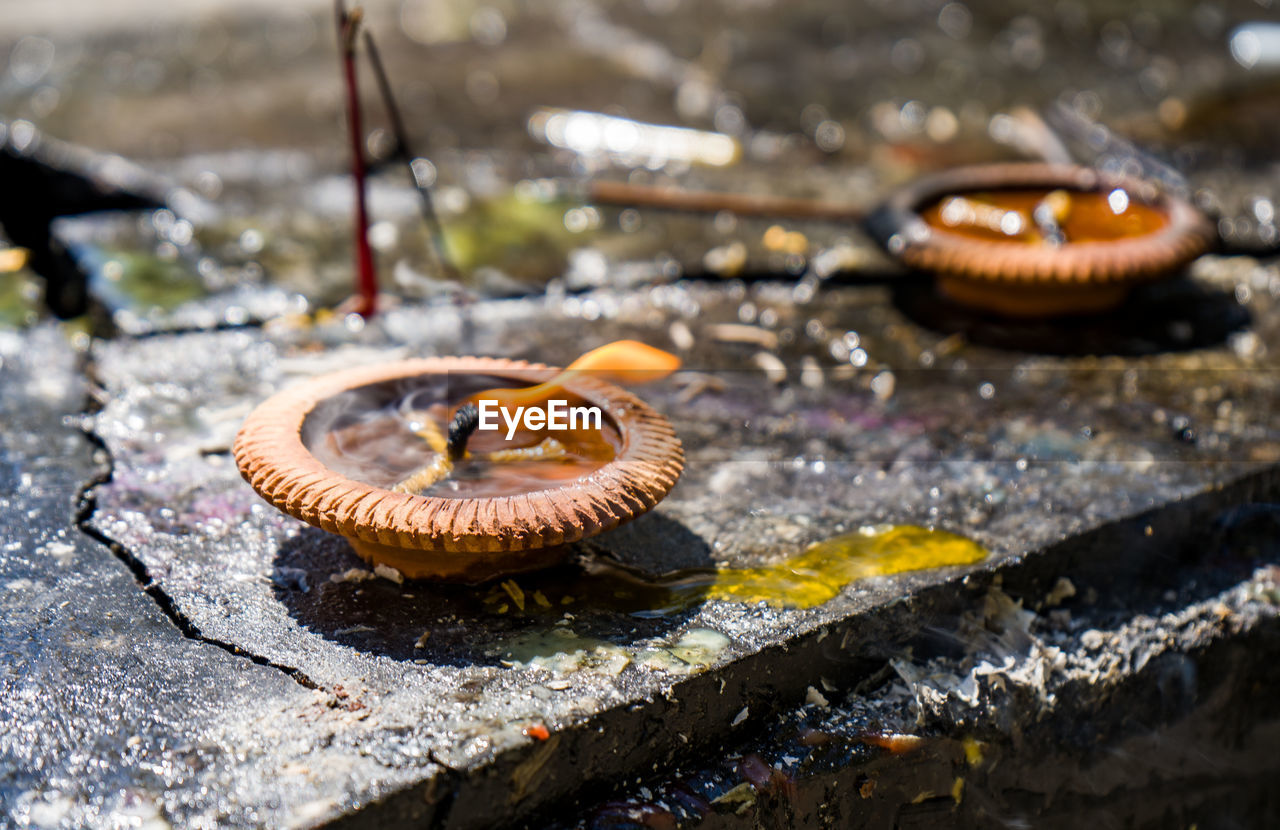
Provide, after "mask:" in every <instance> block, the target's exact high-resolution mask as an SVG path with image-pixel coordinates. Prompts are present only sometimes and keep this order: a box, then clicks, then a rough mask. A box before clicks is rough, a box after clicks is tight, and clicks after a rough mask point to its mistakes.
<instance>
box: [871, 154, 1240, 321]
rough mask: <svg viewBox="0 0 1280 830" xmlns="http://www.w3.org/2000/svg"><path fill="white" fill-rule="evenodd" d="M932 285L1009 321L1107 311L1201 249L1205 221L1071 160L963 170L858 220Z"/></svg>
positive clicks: (930, 180) (1210, 235) (1152, 192)
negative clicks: (926, 275)
mask: <svg viewBox="0 0 1280 830" xmlns="http://www.w3.org/2000/svg"><path fill="white" fill-rule="evenodd" d="M867 226H868V230H869V231H870V232H871V233H872V235H873V236H875V237H876V239H877V240H878V241H879V242H880V243H881V244H882V245H883V246H884V247H885V249H886V250H887V251H889V253H891V254H892V255H894V256H895V257H897V258H898V259H900V260H901V261H902V262H904V263H906V264H907V265H910V266H912V267H914V268H919V269H921V270H925V271H930V272H933V273H934V274H936V275H937V286H938V290H939V291H940V292H941V293H942V294H944V295H946V296H947V297H949V298H951V299H952V300H954V301H956V302H957V303H960V304H962V305H966V306H969V307H972V308H977V309H982V310H987V311H993V312H996V313H998V314H1003V315H1006V316H1011V317H1047V316H1057V315H1064V314H1079V313H1094V312H1101V311H1107V310H1109V309H1112V308H1115V307H1116V306H1118V305H1120V304H1121V303H1122V302H1124V300H1125V298H1126V297H1127V296H1128V295H1129V292H1130V291H1131V290H1132V289H1133V288H1134V287H1135V286H1137V285H1140V284H1142V283H1144V282H1151V281H1154V280H1157V279H1161V278H1163V277H1166V276H1169V275H1170V274H1172V273H1174V272H1176V271H1177V270H1178V269H1179V268H1181V267H1182V266H1184V265H1186V264H1187V263H1189V262H1191V261H1192V260H1193V259H1195V258H1196V257H1198V256H1200V255H1201V254H1202V253H1204V252H1205V251H1206V250H1207V249H1208V248H1209V246H1210V245H1211V244H1212V243H1213V242H1214V240H1215V239H1216V232H1215V229H1214V227H1213V225H1212V224H1211V223H1210V222H1209V220H1208V219H1206V218H1205V217H1204V215H1203V214H1201V213H1200V212H1199V211H1198V210H1196V209H1195V208H1194V207H1192V206H1191V205H1190V204H1189V203H1187V202H1186V201H1184V200H1182V199H1180V198H1178V197H1176V196H1173V195H1171V194H1169V193H1166V192H1163V191H1160V190H1159V189H1157V188H1156V187H1155V186H1154V185H1152V184H1150V183H1148V182H1145V181H1141V180H1138V179H1133V178H1128V177H1123V176H1117V175H1111V174H1108V173H1104V172H1102V171H1099V170H1094V169H1091V168H1087V167H1079V166H1075V165H1052V164H1040V163H1011V164H992V165H982V166H975V167H962V168H957V169H954V170H948V171H944V172H941V173H937V174H935V175H932V176H926V177H924V178H922V179H919V180H918V181H916V182H913V183H912V184H910V185H908V186H907V187H905V188H903V189H901V190H899V191H898V192H897V193H895V194H894V195H893V196H891V197H890V198H889V199H888V200H887V201H886V202H885V204H884V205H883V206H881V208H880V209H879V210H877V211H876V212H875V213H874V214H873V215H872V216H871V217H870V218H869V219H868V222H867Z"/></svg>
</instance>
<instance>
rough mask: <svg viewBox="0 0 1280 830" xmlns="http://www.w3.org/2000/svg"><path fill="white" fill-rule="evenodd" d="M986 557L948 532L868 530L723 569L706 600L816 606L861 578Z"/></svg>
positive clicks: (890, 528)
mask: <svg viewBox="0 0 1280 830" xmlns="http://www.w3.org/2000/svg"><path fill="white" fill-rule="evenodd" d="M986 555H987V552H986V551H985V550H984V549H983V548H982V547H981V546H980V545H978V544H977V543H976V542H974V541H972V540H970V539H966V538H965V537H963V536H958V535H956V534H954V533H948V532H947V531H945V530H930V529H928V528H923V527H913V526H911V525H892V526H891V525H879V526H874V527H864V528H862V529H860V530H857V531H855V532H853V533H846V534H845V535H843V536H836V537H834V538H831V539H826V540H824V541H821V542H817V543H816V544H814V545H811V546H810V547H809V548H808V549H807V550H805V551H804V552H803V553H800V554H798V555H796V556H793V557H790V558H788V559H784V560H783V561H781V562H779V563H777V564H776V565H767V566H764V567H760V568H719V569H717V570H716V571H715V579H714V581H713V582H712V584H711V585H710V586H709V588H708V590H707V596H708V597H710V598H712V599H718V600H724V601H733V602H745V603H747V604H753V603H757V602H767V603H768V604H770V605H776V606H781V607H787V608H813V607H814V606H817V605H821V604H822V603H824V602H827V601H828V600H830V599H833V598H834V597H835V596H837V595H838V594H839V593H840V591H841V590H843V589H844V587H845V586H846V585H848V584H849V583H851V582H855V581H857V580H859V579H866V578H867V577H871V576H887V575H889V574H897V573H905V572H906V571H920V570H924V569H926V568H942V567H946V566H949V565H972V564H973V563H975V562H981V561H982V560H983V559H984V558H986Z"/></svg>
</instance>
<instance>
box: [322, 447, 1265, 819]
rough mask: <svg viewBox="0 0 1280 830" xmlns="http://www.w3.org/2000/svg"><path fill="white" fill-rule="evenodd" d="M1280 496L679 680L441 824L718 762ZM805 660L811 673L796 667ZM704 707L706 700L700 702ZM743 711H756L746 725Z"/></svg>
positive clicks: (1025, 564)
mask: <svg viewBox="0 0 1280 830" xmlns="http://www.w3.org/2000/svg"><path fill="white" fill-rule="evenodd" d="M1276 498H1280V470H1275V469H1269V470H1265V471H1262V472H1259V473H1254V474H1251V475H1249V476H1245V477H1243V478H1242V479H1239V480H1237V481H1235V482H1233V483H1231V484H1227V485H1223V486H1221V487H1216V488H1212V489H1209V490H1206V491H1205V492H1202V493H1200V494H1198V495H1196V496H1193V497H1191V498H1188V499H1186V500H1183V501H1181V502H1176V503H1171V504H1168V505H1164V506H1162V507H1158V508H1154V509H1152V510H1149V511H1144V512H1143V513H1140V514H1137V515H1135V516H1132V517H1130V518H1128V519H1124V520H1120V521H1116V522H1112V523H1109V524H1107V525H1104V526H1102V527H1100V528H1097V529H1096V530H1094V531H1091V532H1089V533H1086V534H1082V535H1081V536H1079V537H1073V538H1070V539H1066V540H1063V541H1061V542H1059V543H1057V544H1055V545H1051V546H1049V547H1048V548H1046V549H1043V550H1040V551H1034V552H1031V553H1028V554H1027V555H1025V556H1023V557H1020V558H1013V559H1004V560H1000V561H998V562H996V563H995V565H994V566H993V567H992V568H991V569H989V570H984V571H980V572H978V573H976V574H971V575H970V576H969V577H967V578H965V579H963V580H951V581H948V582H945V583H942V584H938V585H934V586H931V587H929V588H926V589H925V590H923V591H920V592H918V593H916V594H913V595H910V596H906V597H903V598H902V599H901V600H898V601H896V602H893V603H890V604H888V605H885V606H881V607H879V608H876V609H873V610H872V611H870V612H867V613H865V614H862V615H855V616H854V617H852V618H849V619H846V620H844V621H842V622H840V623H837V624H832V625H828V626H824V627H822V628H819V629H818V630H816V631H813V632H810V633H809V634H807V635H804V636H801V637H799V638H797V639H796V640H794V641H793V642H791V643H790V644H788V645H787V646H786V647H785V648H783V647H781V646H778V647H772V648H767V649H765V650H763V651H761V652H758V653H757V654H754V655H751V656H749V657H747V658H743V659H740V660H738V661H737V662H735V663H732V664H730V665H729V666H726V667H724V668H723V669H721V670H720V671H718V672H715V673H709V674H703V675H698V676H695V677H693V678H691V679H689V680H686V681H684V682H682V683H679V684H677V685H675V686H674V687H673V688H672V689H671V692H670V694H669V695H668V696H666V697H655V698H653V699H650V700H648V701H646V702H644V703H643V704H641V705H639V706H631V707H615V708H614V709H611V710H608V711H606V712H604V713H602V714H601V715H599V716H597V717H596V718H594V719H592V720H591V721H589V722H586V723H583V724H579V725H577V726H576V727H574V728H573V729H570V730H566V731H565V732H562V733H559V735H560V740H559V741H558V742H557V745H556V747H555V748H556V749H559V750H560V752H559V760H560V763H555V762H554V761H553V757H552V755H551V754H550V753H548V752H547V750H546V749H545V748H544V747H545V745H537V744H535V745H532V746H525V747H522V748H521V749H519V750H516V751H513V752H509V753H507V754H506V755H504V756H502V757H500V758H498V759H496V760H495V761H493V762H492V763H490V764H487V765H485V766H482V767H479V768H475V769H469V770H463V771H455V773H454V775H453V776H452V781H453V784H454V786H455V787H456V789H455V790H454V792H453V793H452V794H451V797H450V798H449V801H448V803H447V804H442V805H441V807H442V810H441V816H440V821H439V826H440V827H443V828H450V830H453V829H454V828H458V829H459V830H461V829H463V828H475V827H487V826H499V825H514V824H516V823H517V822H521V821H529V820H530V818H531V817H534V816H538V817H542V818H544V819H547V820H549V819H550V818H551V817H552V816H554V815H556V814H557V811H563V810H565V809H568V808H571V806H572V805H573V804H575V803H576V802H577V801H578V800H579V797H580V795H581V794H582V793H584V792H588V791H592V792H601V791H610V792H612V791H615V790H616V789H618V787H619V783H618V782H620V781H623V780H629V779H634V777H635V776H636V775H637V774H639V775H649V774H651V772H652V770H653V769H654V768H655V767H656V768H671V767H673V766H676V765H679V764H684V763H689V762H690V761H692V760H694V759H697V758H706V757H709V756H710V755H713V754H714V753H716V752H718V751H719V749H720V748H721V747H722V746H723V745H724V743H725V740H726V735H728V736H730V737H729V739H730V740H732V739H733V736H734V735H736V734H744V733H747V732H749V731H751V730H753V729H758V728H760V727H761V725H762V724H765V723H767V722H769V721H770V719H772V718H774V717H775V716H777V715H778V714H780V713H782V712H785V711H787V710H788V709H790V708H792V707H794V706H797V705H799V704H800V703H802V702H803V700H804V699H805V696H806V693H807V691H808V687H809V686H810V685H812V684H813V683H814V682H815V680H816V679H817V678H819V677H822V676H837V677H844V678H846V684H847V685H856V684H857V683H858V682H860V681H862V680H864V679H866V678H868V677H870V676H872V675H873V674H874V673H875V672H876V671H877V670H878V669H880V668H881V667H883V666H885V665H887V664H888V661H889V660H890V659H892V657H893V656H895V655H896V654H899V653H901V650H902V649H903V648H907V647H909V645H910V643H911V642H913V641H918V640H920V639H921V638H923V637H924V636H926V635H927V633H928V631H929V629H930V628H931V627H932V625H933V624H934V622H935V621H936V620H938V619H940V618H949V617H954V616H958V615H959V614H962V613H964V611H965V610H966V609H968V608H970V607H972V605H973V604H974V602H976V601H977V599H978V598H980V597H981V596H982V594H983V593H985V592H986V591H987V590H990V589H991V588H993V587H997V586H1003V590H1005V591H1006V592H1008V593H1010V594H1011V595H1014V596H1017V597H1019V598H1021V599H1023V600H1024V602H1026V603H1027V604H1028V605H1035V604H1038V603H1040V602H1042V601H1043V598H1044V597H1045V596H1046V595H1047V594H1048V592H1049V591H1051V590H1052V586H1053V585H1054V584H1055V583H1056V581H1057V579H1058V577H1059V576H1061V575H1063V574H1065V573H1068V572H1070V573H1072V574H1073V577H1078V578H1079V579H1080V584H1081V585H1082V586H1087V585H1089V584H1092V583H1094V582H1099V583H1100V581H1101V580H1103V579H1106V578H1107V574H1110V573H1113V571H1114V569H1115V567H1116V565H1117V563H1120V562H1125V563H1127V564H1128V565H1129V570H1130V571H1131V572H1133V573H1135V574H1140V573H1141V572H1143V571H1144V570H1148V569H1152V568H1157V567H1160V566H1161V564H1162V563H1163V560H1164V559H1165V556H1166V553H1165V552H1166V551H1167V550H1169V549H1170V548H1171V547H1172V546H1176V544H1177V543H1178V542H1180V541H1183V540H1185V538H1186V534H1187V531H1188V528H1190V527H1193V526H1196V525H1204V524H1207V523H1208V522H1210V521H1211V520H1212V519H1213V518H1214V517H1216V516H1217V515H1219V514H1220V513H1222V511H1223V510H1226V509H1229V508H1230V507H1233V506H1235V505H1239V504H1241V503H1246V502H1251V501H1263V500H1273V499H1276ZM1148 528H1150V529H1151V532H1150V533H1148V532H1147V529H1148ZM1111 582H1112V583H1113V585H1117V584H1123V583H1116V582H1115V580H1111ZM797 665H803V666H807V667H810V670H809V671H808V672H806V673H799V672H796V671H795V670H794V669H795V666H797ZM694 702H703V703H705V704H706V705H705V706H697V705H691V704H693V703H694ZM744 710H745V711H746V712H748V716H747V717H746V718H745V719H744V720H741V721H737V722H736V723H735V719H736V718H737V717H738V715H739V714H740V713H741V712H743V711H744ZM531 776H537V786H536V787H534V788H530V791H529V792H527V793H524V796H525V797H521V798H514V797H513V794H514V793H516V792H518V790H513V785H514V784H518V782H520V781H522V780H526V779H528V778H529V777H531ZM425 786H432V787H434V786H435V785H425ZM426 795H427V793H426V790H424V789H422V788H418V789H415V790H412V791H409V792H405V793H399V794H397V795H395V796H392V797H389V798H388V799H386V800H384V801H383V802H379V803H378V804H371V805H370V806H369V808H367V810H368V813H369V815H367V816H359V817H349V818H348V819H345V820H344V822H343V823H341V826H347V825H346V823H345V822H346V821H348V820H351V821H364V820H365V819H368V820H370V821H374V822H376V821H377V820H378V817H379V816H381V815H382V814H383V813H382V811H383V809H384V808H385V809H386V810H388V811H389V812H388V813H387V816H388V817H391V816H394V815H396V814H397V812H398V809H399V808H398V807H397V804H398V802H399V800H400V799H408V800H412V799H415V798H421V797H425V796H426ZM353 826H361V825H360V824H359V823H357V824H356V825H353Z"/></svg>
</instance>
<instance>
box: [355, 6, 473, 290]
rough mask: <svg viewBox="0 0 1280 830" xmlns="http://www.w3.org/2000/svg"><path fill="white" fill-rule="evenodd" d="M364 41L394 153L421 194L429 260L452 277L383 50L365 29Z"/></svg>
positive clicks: (428, 190)
mask: <svg viewBox="0 0 1280 830" xmlns="http://www.w3.org/2000/svg"><path fill="white" fill-rule="evenodd" d="M364 45H365V51H366V53H367V54H368V56H369V65H370V66H372V67H373V76H374V78H375V79H376V80H377V82H378V92H379V93H380V94H381V95H382V106H383V107H384V108H385V109H386V111H387V119H388V120H389V121H390V122H391V133H392V135H394V136H395V139H396V151H395V155H396V156H398V157H399V158H400V159H401V160H403V161H404V163H405V166H406V167H408V168H409V175H410V176H411V177H412V179H413V186H414V188H415V189H417V191H418V195H419V196H420V197H421V205H422V221H423V222H425V223H426V225H427V231H428V234H429V239H428V243H427V251H428V254H429V255H430V257H431V259H432V263H431V264H432V265H433V266H434V267H435V268H437V269H439V271H440V273H441V275H443V276H444V277H445V278H446V279H453V278H455V277H456V276H457V269H455V268H454V267H453V264H452V262H451V261H450V260H449V255H448V250H447V248H446V247H445V241H444V228H443V227H442V226H441V224H440V215H439V214H438V213H436V206H435V202H434V200H432V198H431V187H430V185H426V184H423V183H422V182H421V181H419V180H418V174H417V172H415V171H414V169H413V162H414V159H416V158H417V154H415V153H414V152H413V150H412V148H411V147H410V146H409V131H408V130H406V129H405V126H404V119H403V118H401V116H400V107H399V105H397V104H396V99H395V95H394V93H392V91H391V81H390V80H389V78H388V77H387V68H386V66H385V65H384V64H383V63H382V54H381V53H380V52H379V51H378V45H377V44H376V43H374V40H373V34H372V33H371V32H369V31H368V30H366V31H365V33H364Z"/></svg>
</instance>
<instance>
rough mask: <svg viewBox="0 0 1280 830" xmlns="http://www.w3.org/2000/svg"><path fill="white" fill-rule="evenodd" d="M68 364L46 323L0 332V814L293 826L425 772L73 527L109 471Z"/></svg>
mask: <svg viewBox="0 0 1280 830" xmlns="http://www.w3.org/2000/svg"><path fill="white" fill-rule="evenodd" d="M83 359H84V357H83V347H82V348H81V349H80V351H76V350H74V349H73V348H72V346H71V344H70V343H69V342H68V341H67V340H66V339H65V338H64V337H63V335H62V333H61V332H60V331H59V330H58V329H56V328H53V327H49V326H43V327H40V328H38V329H36V330H34V331H33V332H31V333H29V334H27V335H23V336H17V335H14V334H12V333H5V334H4V335H2V336H0V361H2V363H0V373H2V375H0V378H2V381H0V382H2V383H3V388H4V390H5V394H4V395H3V396H0V413H2V415H0V424H2V425H3V426H0V442H2V443H0V459H2V463H0V482H3V488H0V498H3V508H4V509H3V513H2V514H0V515H2V519H0V521H2V522H3V527H2V528H0V536H2V538H3V540H4V555H3V556H2V557H0V587H2V589H3V593H2V594H0V602H2V603H3V614H0V620H2V622H0V645H2V647H0V666H2V669H0V672H2V673H0V723H3V724H4V726H3V728H2V729H0V812H2V813H3V815H4V816H5V818H4V821H5V822H6V823H12V824H13V825H16V826H31V827H83V826H102V827H107V826H122V825H126V826H142V827H149V828H156V827H167V826H169V825H170V824H174V825H177V826H189V827H214V826H219V825H223V824H235V825H254V824H269V825H276V826H284V825H290V824H309V823H311V822H313V821H315V820H316V819H318V818H321V817H323V816H325V815H331V814H333V813H335V812H336V811H339V810H343V811H345V810H351V809H354V808H356V807H358V806H359V805H360V803H361V802H362V801H363V800H369V799H371V798H373V797H375V796H377V795H378V794H381V793H386V792H390V791H391V790H394V789H396V788H398V787H400V786H403V785H404V784H407V783H408V782H409V781H410V780H421V778H422V777H423V776H429V775H430V774H431V772H432V767H431V765H430V764H424V765H422V766H421V767H419V768H416V769H414V770H412V771H409V770H407V769H404V768H401V769H399V770H396V769H392V768H389V767H386V766H384V765H383V764H382V763H380V762H379V761H378V760H377V759H375V758H373V757H371V756H369V755H367V754H364V753H362V751H361V747H360V745H359V742H358V740H355V737H356V736H355V735H354V733H351V732H349V731H348V729H347V727H348V726H349V725H350V724H353V723H357V722H358V721H357V719H358V718H359V717H360V713H359V712H353V711H349V710H348V707H347V706H345V705H343V702H342V701H341V700H340V699H338V698H336V697H335V695H334V693H333V692H328V693H325V692H320V691H316V690H314V689H311V688H307V687H305V686H303V685H300V684H299V683H298V682H297V680H295V679H294V678H291V677H290V676H289V675H288V674H286V673H285V672H283V671H281V670H280V668H279V667H273V666H269V665H263V664H262V663H261V661H258V662H255V661H254V660H253V659H250V656H249V655H246V654H244V653H240V652H237V649H236V648H235V647H234V646H232V645H230V644H228V643H222V642H216V641H214V640H213V639H212V638H210V637H208V636H205V635H202V634H200V633H198V632H196V631H195V630H194V629H193V628H192V627H191V625H190V623H189V621H188V620H187V618H186V617H184V616H183V615H182V612H181V611H179V610H177V609H175V608H174V607H173V606H172V604H171V603H169V601H168V600H167V598H166V597H165V595H164V594H163V593H162V592H160V591H159V590H157V589H156V587H155V586H153V585H151V584H150V583H148V582H146V580H145V577H143V575H142V573H141V571H139V570H137V569H136V568H134V567H132V566H134V565H135V563H134V562H133V561H132V560H131V559H129V557H128V556H127V555H123V554H122V555H121V556H117V555H114V554H113V553H112V551H111V550H109V549H108V548H107V546H105V545H104V544H101V543H99V542H97V541H95V540H93V539H91V538H90V537H89V536H86V535H85V534H84V533H82V532H81V531H80V529H79V528H78V527H77V525H76V521H75V519H76V515H77V513H78V512H79V511H81V510H83V509H85V508H86V505H84V504H83V503H82V502H81V501H80V499H81V493H82V490H83V488H84V487H85V486H86V485H88V484H89V483H91V482H92V481H93V480H94V479H95V478H98V477H100V476H101V475H103V474H104V473H105V471H106V470H107V469H108V463H107V458H106V457H105V454H104V453H103V452H102V451H101V450H99V449H97V448H96V447H95V445H94V444H93V443H92V442H91V441H90V440H89V439H88V438H87V437H86V435H85V434H84V433H83V432H82V430H81V429H80V422H79V418H80V412H81V411H82V410H83V408H84V407H85V405H86V403H87V398H86V395H87V392H88V390H87V386H86V383H85V380H84V378H83V376H82V375H81V374H80V369H81V364H82V362H83ZM131 568H132V570H131ZM140 581H141V582H142V584H141V585H140V584H139V582H140ZM148 594H151V595H150V596H149V595H148ZM340 732H341V733H343V734H345V735H346V736H347V737H340V736H339V733H340ZM349 739H351V740H349ZM357 782H359V783H358V784H357ZM357 792H360V793H363V795H357V794H356V793H357ZM414 807H415V808H416V818H418V819H423V820H425V819H427V818H429V816H430V814H431V809H432V808H431V805H430V804H429V803H426V802H423V803H419V804H417V805H414ZM408 815H409V813H406V818H407V817H408Z"/></svg>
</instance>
